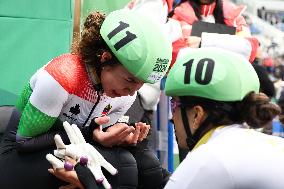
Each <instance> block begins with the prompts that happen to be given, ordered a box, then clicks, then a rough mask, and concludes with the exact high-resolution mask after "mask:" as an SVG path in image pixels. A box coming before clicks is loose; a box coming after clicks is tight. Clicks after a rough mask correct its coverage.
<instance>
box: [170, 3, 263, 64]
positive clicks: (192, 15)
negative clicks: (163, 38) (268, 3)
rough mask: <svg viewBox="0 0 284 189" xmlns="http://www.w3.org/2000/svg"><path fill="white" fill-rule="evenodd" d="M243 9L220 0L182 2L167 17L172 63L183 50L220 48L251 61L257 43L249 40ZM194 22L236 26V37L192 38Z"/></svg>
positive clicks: (252, 38) (221, 35)
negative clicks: (171, 47)
mask: <svg viewBox="0 0 284 189" xmlns="http://www.w3.org/2000/svg"><path fill="white" fill-rule="evenodd" d="M244 10H245V7H244V6H237V5H235V4H233V3H231V2H229V1H226V0H225V1H223V0H181V1H180V3H178V4H177V5H176V6H175V7H174V9H173V10H172V11H171V12H170V14H169V17H170V19H169V21H168V24H169V25H171V31H172V32H171V37H172V38H173V41H174V43H173V60H172V62H173V63H174V61H175V59H176V57H177V56H178V54H179V51H180V50H181V49H183V48H186V47H193V48H198V47H219V48H224V49H227V50H231V51H233V52H237V53H239V54H241V55H243V56H244V57H246V58H247V59H249V60H250V61H251V62H252V61H253V60H254V58H255V55H256V51H257V48H258V40H257V39H256V38H254V37H251V35H250V30H249V28H248V27H247V24H246V21H245V19H244V18H243V16H242V15H241V14H242V13H243V11H244ZM197 21H204V22H210V23H218V24H223V25H227V26H232V27H236V34H237V35H227V34H218V33H206V31H205V32H203V33H202V36H201V37H196V36H191V31H192V25H193V24H194V23H195V22H197Z"/></svg>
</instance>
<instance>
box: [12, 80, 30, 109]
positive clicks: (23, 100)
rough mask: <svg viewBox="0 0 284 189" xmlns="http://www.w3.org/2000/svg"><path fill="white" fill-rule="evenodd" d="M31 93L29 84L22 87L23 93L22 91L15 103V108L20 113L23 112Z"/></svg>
mask: <svg viewBox="0 0 284 189" xmlns="http://www.w3.org/2000/svg"><path fill="white" fill-rule="evenodd" d="M32 92H33V91H32V89H31V87H30V84H29V83H28V84H27V85H26V86H25V87H24V89H23V91H22V93H21V95H20V97H19V98H18V100H17V102H16V108H17V109H18V110H19V111H20V112H22V111H23V110H24V108H25V106H26V104H27V103H28V102H29V98H30V96H31V94H32Z"/></svg>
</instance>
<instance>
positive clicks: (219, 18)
mask: <svg viewBox="0 0 284 189" xmlns="http://www.w3.org/2000/svg"><path fill="white" fill-rule="evenodd" d="M186 1H188V2H189V4H190V5H191V6H192V8H193V10H194V12H195V15H196V17H197V18H198V19H201V15H200V14H201V8H200V3H199V0H181V2H180V3H183V2H186ZM213 15H214V18H215V21H216V23H219V24H225V21H224V13H223V0H216V7H215V9H214V12H213Z"/></svg>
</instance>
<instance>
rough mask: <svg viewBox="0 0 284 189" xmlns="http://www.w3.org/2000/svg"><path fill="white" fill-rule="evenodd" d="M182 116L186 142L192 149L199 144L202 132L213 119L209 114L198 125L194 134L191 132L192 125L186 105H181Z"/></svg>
mask: <svg viewBox="0 0 284 189" xmlns="http://www.w3.org/2000/svg"><path fill="white" fill-rule="evenodd" d="M181 118H182V123H183V126H184V129H185V132H186V135H187V137H186V143H187V146H188V148H189V150H190V151H191V150H192V149H193V148H194V146H195V145H196V144H197V142H198V140H199V139H200V138H201V137H202V136H201V133H202V132H203V131H204V130H205V129H206V128H207V126H208V125H209V124H210V122H211V121H212V120H213V119H212V116H211V115H210V114H209V115H208V116H207V118H206V119H205V120H204V122H203V123H202V124H201V125H200V126H199V127H198V129H197V130H196V132H195V133H194V134H192V133H191V131H190V127H189V124H188V117H187V114H186V107H181Z"/></svg>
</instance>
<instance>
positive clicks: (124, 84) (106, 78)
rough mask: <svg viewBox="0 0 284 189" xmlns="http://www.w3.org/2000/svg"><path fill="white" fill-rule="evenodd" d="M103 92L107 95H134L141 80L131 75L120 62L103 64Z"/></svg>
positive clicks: (140, 84) (141, 82) (139, 86)
mask: <svg viewBox="0 0 284 189" xmlns="http://www.w3.org/2000/svg"><path fill="white" fill-rule="evenodd" d="M101 82H102V86H103V89H104V92H105V93H106V95H107V96H109V97H112V98H114V97H120V96H128V95H131V96H132V95H134V94H135V92H136V91H137V90H138V89H140V88H141V87H142V85H143V83H144V82H143V81H142V80H140V79H138V78H136V77H135V76H133V75H132V74H131V73H130V72H128V71H127V70H126V69H125V68H124V67H123V66H122V65H121V64H118V65H114V66H105V67H104V68H103V69H102V72H101Z"/></svg>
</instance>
